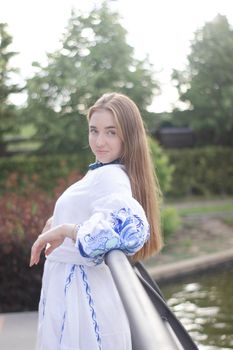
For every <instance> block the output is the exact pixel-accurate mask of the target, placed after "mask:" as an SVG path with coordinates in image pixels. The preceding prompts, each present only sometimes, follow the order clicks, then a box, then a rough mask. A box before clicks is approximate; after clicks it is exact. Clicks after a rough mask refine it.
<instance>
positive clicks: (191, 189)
mask: <svg viewBox="0 0 233 350" xmlns="http://www.w3.org/2000/svg"><path fill="white" fill-rule="evenodd" d="M167 153H168V155H169V159H170V162H171V164H172V165H174V173H173V178H172V186H171V188H170V191H169V195H171V196H174V197H178V196H187V195H213V194H218V195H219V194H225V195H226V194H228V195H229V194H233V181H232V178H233V150H232V149H231V148H224V147H205V148H194V149H183V150H169V151H167Z"/></svg>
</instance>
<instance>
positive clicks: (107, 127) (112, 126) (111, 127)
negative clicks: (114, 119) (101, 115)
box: [104, 125, 116, 129]
mask: <svg viewBox="0 0 233 350" xmlns="http://www.w3.org/2000/svg"><path fill="white" fill-rule="evenodd" d="M104 129H116V127H115V126H114V125H111V126H106V128H104Z"/></svg>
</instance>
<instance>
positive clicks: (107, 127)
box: [89, 125, 116, 130]
mask: <svg viewBox="0 0 233 350" xmlns="http://www.w3.org/2000/svg"><path fill="white" fill-rule="evenodd" d="M89 128H90V129H95V130H96V129H98V128H97V127H96V126H94V125H89ZM104 129H106V130H109V129H116V127H115V126H114V125H110V126H106V127H105V128H104Z"/></svg>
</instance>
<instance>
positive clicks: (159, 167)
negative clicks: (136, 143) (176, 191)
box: [149, 138, 174, 193]
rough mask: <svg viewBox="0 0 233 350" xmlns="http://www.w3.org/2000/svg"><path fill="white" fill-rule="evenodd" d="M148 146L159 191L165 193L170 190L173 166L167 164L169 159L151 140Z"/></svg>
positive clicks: (150, 139)
mask: <svg viewBox="0 0 233 350" xmlns="http://www.w3.org/2000/svg"><path fill="white" fill-rule="evenodd" d="M149 146H150V151H151V156H152V160H153V163H154V166H155V172H156V175H157V177H158V180H159V184H160V187H161V190H162V192H163V193H167V192H168V191H169V190H170V188H171V181H172V173H173V171H174V166H173V165H171V164H170V163H169V157H168V155H167V154H166V153H165V151H164V150H163V149H162V148H161V147H160V146H159V145H158V143H157V142H156V141H155V140H153V139H152V138H149Z"/></svg>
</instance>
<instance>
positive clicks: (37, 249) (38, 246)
mask: <svg viewBox="0 0 233 350" xmlns="http://www.w3.org/2000/svg"><path fill="white" fill-rule="evenodd" d="M45 245H46V242H44V240H43V238H42V237H41V236H39V237H38V238H37V240H36V241H35V243H34V244H33V246H32V249H31V259H30V264H29V266H32V265H34V264H38V262H39V260H40V253H41V251H42V250H43V249H44V248H45Z"/></svg>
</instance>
